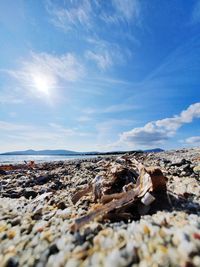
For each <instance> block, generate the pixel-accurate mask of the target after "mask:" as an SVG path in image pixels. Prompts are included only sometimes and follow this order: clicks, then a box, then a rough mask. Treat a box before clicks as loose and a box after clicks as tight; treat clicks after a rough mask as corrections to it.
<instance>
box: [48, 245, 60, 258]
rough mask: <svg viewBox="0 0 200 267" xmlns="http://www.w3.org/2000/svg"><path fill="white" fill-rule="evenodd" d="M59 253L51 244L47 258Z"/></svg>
mask: <svg viewBox="0 0 200 267" xmlns="http://www.w3.org/2000/svg"><path fill="white" fill-rule="evenodd" d="M58 252H59V249H58V247H57V246H56V244H53V245H51V246H50V247H49V256H50V255H54V254H57V253H58Z"/></svg>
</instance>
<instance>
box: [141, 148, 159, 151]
mask: <svg viewBox="0 0 200 267" xmlns="http://www.w3.org/2000/svg"><path fill="white" fill-rule="evenodd" d="M162 151H164V150H163V149H161V148H152V149H147V150H143V152H162Z"/></svg>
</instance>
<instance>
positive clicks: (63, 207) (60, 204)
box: [57, 201, 66, 210]
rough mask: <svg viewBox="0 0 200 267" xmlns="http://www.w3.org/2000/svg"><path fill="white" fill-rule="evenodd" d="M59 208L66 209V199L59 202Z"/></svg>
mask: <svg viewBox="0 0 200 267" xmlns="http://www.w3.org/2000/svg"><path fill="white" fill-rule="evenodd" d="M57 208H58V209H61V210H64V209H65V208H66V204H65V202H64V201H61V202H59V203H58V204H57Z"/></svg>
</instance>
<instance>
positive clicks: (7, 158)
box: [0, 155, 94, 165]
mask: <svg viewBox="0 0 200 267" xmlns="http://www.w3.org/2000/svg"><path fill="white" fill-rule="evenodd" d="M92 157H94V156H76V155H75V156H54V155H52V156H51V155H50V156H48V155H40V156H39V155H38V156H37V155H0V165H3V164H15V163H24V160H26V161H27V162H28V161H31V160H34V161H35V162H37V163H39V162H51V161H63V160H70V159H83V158H92Z"/></svg>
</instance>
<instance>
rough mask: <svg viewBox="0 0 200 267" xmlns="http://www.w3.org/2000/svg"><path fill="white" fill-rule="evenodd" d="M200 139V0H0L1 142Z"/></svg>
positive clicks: (115, 143) (182, 143) (16, 145)
mask: <svg viewBox="0 0 200 267" xmlns="http://www.w3.org/2000/svg"><path fill="white" fill-rule="evenodd" d="M198 145H200V1H198V0H190V1H182V0H173V1H172V0H170V1H160V0H151V1H147V0H63V1H62V0H60V1H56V0H54V1H53V0H29V1H25V0H15V1H12V0H1V1H0V152H4V151H11V150H19V149H20V150H22V149H31V148H32V149H47V148H48V149H59V148H62V149H69V150H76V151H91V150H93V151H94V150H99V151H107V150H118V149H120V150H132V149H139V148H141V149H144V148H152V147H161V148H164V149H168V148H176V147H186V146H190V147H191V146H198Z"/></svg>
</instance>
